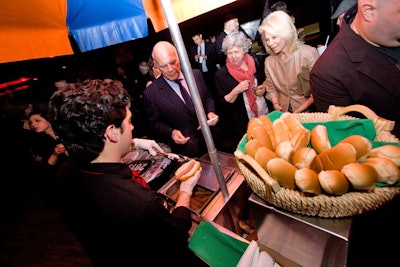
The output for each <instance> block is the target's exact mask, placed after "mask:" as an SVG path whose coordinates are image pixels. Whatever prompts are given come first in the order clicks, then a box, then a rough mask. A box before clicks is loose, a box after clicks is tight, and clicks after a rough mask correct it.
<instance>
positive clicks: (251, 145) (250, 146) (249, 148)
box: [244, 139, 262, 158]
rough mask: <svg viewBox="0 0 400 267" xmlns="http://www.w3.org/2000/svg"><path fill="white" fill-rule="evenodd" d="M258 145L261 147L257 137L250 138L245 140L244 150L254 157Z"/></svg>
mask: <svg viewBox="0 0 400 267" xmlns="http://www.w3.org/2000/svg"><path fill="white" fill-rule="evenodd" d="M260 147H262V143H261V141H260V140H258V139H252V140H250V141H247V143H246V145H245V146H244V150H245V152H246V154H247V155H249V156H250V157H252V158H254V156H255V155H256V152H257V149H259V148H260Z"/></svg>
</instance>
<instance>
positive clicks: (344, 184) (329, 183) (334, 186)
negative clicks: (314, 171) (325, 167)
mask: <svg viewBox="0 0 400 267" xmlns="http://www.w3.org/2000/svg"><path fill="white" fill-rule="evenodd" d="M318 180H319V183H320V185H321V187H322V189H323V190H324V191H325V192H326V193H328V194H331V195H335V196H340V195H343V194H345V193H347V192H348V191H349V181H348V180H347V178H346V177H345V176H344V174H343V173H342V172H341V171H338V170H329V171H321V172H320V173H319V174H318Z"/></svg>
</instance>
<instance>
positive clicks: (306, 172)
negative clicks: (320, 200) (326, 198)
mask: <svg viewBox="0 0 400 267" xmlns="http://www.w3.org/2000/svg"><path fill="white" fill-rule="evenodd" d="M294 181H295V183H296V186H297V187H298V188H299V189H300V191H302V192H305V193H310V194H314V195H320V194H321V191H322V189H321V185H320V183H319V180H318V173H316V172H315V171H313V170H311V169H308V168H303V169H299V170H297V171H296V173H295V175H294Z"/></svg>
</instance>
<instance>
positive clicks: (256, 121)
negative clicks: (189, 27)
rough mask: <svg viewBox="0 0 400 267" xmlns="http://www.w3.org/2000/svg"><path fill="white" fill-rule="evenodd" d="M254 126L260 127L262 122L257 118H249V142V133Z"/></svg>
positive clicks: (248, 136) (248, 134) (248, 133)
mask: <svg viewBox="0 0 400 267" xmlns="http://www.w3.org/2000/svg"><path fill="white" fill-rule="evenodd" d="M256 126H262V122H261V121H260V120H259V119H258V118H251V119H250V120H249V122H248V123H247V138H248V139H249V140H251V136H250V132H251V131H252V130H253V128H254V127H256Z"/></svg>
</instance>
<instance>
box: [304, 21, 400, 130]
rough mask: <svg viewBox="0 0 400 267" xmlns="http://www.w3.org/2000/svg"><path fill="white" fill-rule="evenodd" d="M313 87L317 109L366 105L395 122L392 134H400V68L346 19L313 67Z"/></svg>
mask: <svg viewBox="0 0 400 267" xmlns="http://www.w3.org/2000/svg"><path fill="white" fill-rule="evenodd" d="M310 86H311V91H312V94H313V96H314V104H315V108H316V110H317V111H320V112H326V111H327V110H328V107H329V105H337V106H348V105H352V104H361V105H365V106H367V107H369V108H370V109H372V110H373V111H374V112H375V113H376V114H377V115H378V116H381V117H383V118H385V119H389V120H393V121H395V122H396V123H395V130H394V131H392V133H394V134H395V135H396V136H397V137H400V127H399V126H400V105H399V103H400V72H399V69H398V68H396V66H395V64H394V63H393V62H391V61H390V60H389V58H388V57H387V56H385V55H384V54H383V53H381V52H379V51H378V50H377V49H376V48H374V47H373V46H371V45H370V44H368V43H366V42H365V41H364V40H363V39H362V38H360V37H359V36H358V35H356V34H355V33H354V32H353V31H352V30H351V29H350V26H349V25H348V24H347V23H346V22H345V21H344V22H343V23H342V26H341V27H340V31H339V33H338V34H337V36H336V37H335V38H334V40H333V41H332V43H330V44H329V46H328V48H327V49H326V50H325V52H324V53H323V54H322V55H321V56H320V58H319V59H318V60H317V61H316V63H315V65H314V66H313V68H312V69H311V72H310ZM352 115H353V114H352Z"/></svg>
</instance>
